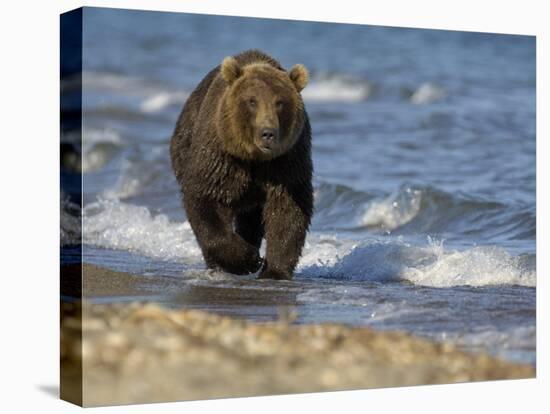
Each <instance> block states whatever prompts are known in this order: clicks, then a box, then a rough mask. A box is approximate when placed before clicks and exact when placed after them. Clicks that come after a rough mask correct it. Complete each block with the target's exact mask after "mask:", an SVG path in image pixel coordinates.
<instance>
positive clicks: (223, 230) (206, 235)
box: [184, 198, 262, 275]
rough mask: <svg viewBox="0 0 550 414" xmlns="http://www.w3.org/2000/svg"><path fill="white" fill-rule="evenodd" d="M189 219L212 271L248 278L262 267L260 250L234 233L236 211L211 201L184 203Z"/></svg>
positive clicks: (188, 201) (185, 201) (193, 200)
mask: <svg viewBox="0 0 550 414" xmlns="http://www.w3.org/2000/svg"><path fill="white" fill-rule="evenodd" d="M184 204H185V210H186V212H187V218H188V219H189V223H190V224H191V228H192V229H193V232H194V233H195V236H196V238H197V241H198V243H199V246H200V248H201V250H202V254H203V257H204V261H205V262H206V265H207V266H208V267H209V268H211V269H221V270H223V271H225V272H229V273H234V274H237V275H244V274H248V273H254V272H256V271H257V270H258V269H259V268H260V266H261V264H262V260H261V258H260V252H259V249H258V247H256V246H253V245H251V244H250V243H248V242H246V241H245V240H244V239H243V238H242V237H241V236H239V235H238V234H236V233H235V232H234V231H233V220H234V213H233V211H232V210H231V209H230V208H229V207H226V206H223V205H221V204H219V203H215V202H212V201H210V200H203V199H193V198H187V199H184Z"/></svg>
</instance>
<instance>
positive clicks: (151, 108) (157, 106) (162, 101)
mask: <svg viewBox="0 0 550 414" xmlns="http://www.w3.org/2000/svg"><path fill="white" fill-rule="evenodd" d="M187 96H188V94H187V93H185V92H183V91H177V92H159V93H156V94H153V95H152V96H150V97H149V98H147V99H146V100H144V101H143V102H142V103H141V105H140V108H141V110H142V111H143V112H148V113H154V112H160V111H162V110H163V109H165V108H167V107H168V106H170V105H176V104H177V105H178V106H182V105H183V104H184V103H185V100H186V99H187Z"/></svg>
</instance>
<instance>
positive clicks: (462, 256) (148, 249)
mask: <svg viewBox="0 0 550 414" xmlns="http://www.w3.org/2000/svg"><path fill="white" fill-rule="evenodd" d="M83 225H84V243H85V244H89V245H92V246H96V247H102V248H108V249H116V250H125V251H130V252H133V253H139V254H142V255H145V256H148V257H151V258H154V259H160V260H164V261H176V262H179V263H185V264H197V263H201V261H202V256H201V252H200V249H199V247H198V245H197V243H196V241H195V237H194V235H193V232H192V230H191V226H190V225H189V223H188V222H187V221H184V222H174V221H170V220H169V219H168V217H167V216H166V215H164V214H156V215H154V214H152V213H151V212H150V210H149V209H147V208H146V207H140V206H135V205H131V204H127V203H124V202H121V201H118V200H99V201H97V202H94V203H91V204H89V205H88V206H86V207H85V209H84V214H83ZM531 259H532V258H531ZM532 262H533V260H529V257H527V258H526V257H523V256H512V255H510V254H509V253H508V252H506V250H504V249H502V248H499V247H495V246H486V247H473V248H470V249H467V250H464V251H458V250H451V249H444V248H443V244H442V243H441V242H439V243H438V242H434V241H432V240H430V241H429V243H428V244H427V245H424V246H415V245H412V244H408V243H405V242H404V241H402V240H400V239H396V240H385V241H381V240H370V241H356V240H352V239H346V238H342V237H339V236H337V235H331V234H318V233H312V234H310V235H309V236H308V238H307V241H306V245H305V248H304V252H303V255H302V258H301V260H300V262H299V265H298V269H297V271H298V275H299V276H298V277H306V278H311V277H314V278H331V279H349V280H357V281H378V282H391V281H407V282H410V283H413V284H416V285H423V286H433V287H449V286H460V285H470V286H486V285H498V284H510V285H522V286H535V285H536V275H535V270H534V266H533V264H532Z"/></svg>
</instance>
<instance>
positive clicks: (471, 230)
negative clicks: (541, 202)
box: [313, 183, 536, 240]
mask: <svg viewBox="0 0 550 414" xmlns="http://www.w3.org/2000/svg"><path fill="white" fill-rule="evenodd" d="M315 203H316V205H315V206H316V215H315V216H314V222H313V225H314V228H315V229H316V230H331V231H333V230H360V229H365V228H366V229H367V230H370V231H374V232H382V233H393V234H444V233H448V232H452V233H454V234H463V235H468V236H474V235H475V236H476V237H480V236H483V237H484V238H485V239H486V240H490V239H491V238H494V237H502V236H503V235H505V237H506V238H508V239H515V240H529V239H534V238H535V235H536V216H535V212H534V209H533V208H532V207H529V206H523V205H518V206H510V205H506V204H503V203H500V202H497V201H494V200H486V199H482V198H479V197H474V196H470V195H466V194H464V193H460V192H456V193H449V192H445V191H442V190H439V189H437V188H435V187H432V186H421V185H412V184H403V185H401V186H400V187H399V188H398V189H397V190H396V191H394V192H392V193H390V194H383V193H368V192H361V191H357V190H354V189H352V188H349V187H346V186H343V185H340V184H328V183H320V184H319V185H318V186H317V188H316V191H315Z"/></svg>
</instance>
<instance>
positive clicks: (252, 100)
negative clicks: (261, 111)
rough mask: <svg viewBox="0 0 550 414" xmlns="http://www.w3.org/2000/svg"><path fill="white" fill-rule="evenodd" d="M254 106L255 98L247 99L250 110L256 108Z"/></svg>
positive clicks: (255, 103)
mask: <svg viewBox="0 0 550 414" xmlns="http://www.w3.org/2000/svg"><path fill="white" fill-rule="evenodd" d="M256 105H258V103H257V102H256V98H248V106H249V107H250V108H252V109H254V108H256Z"/></svg>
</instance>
